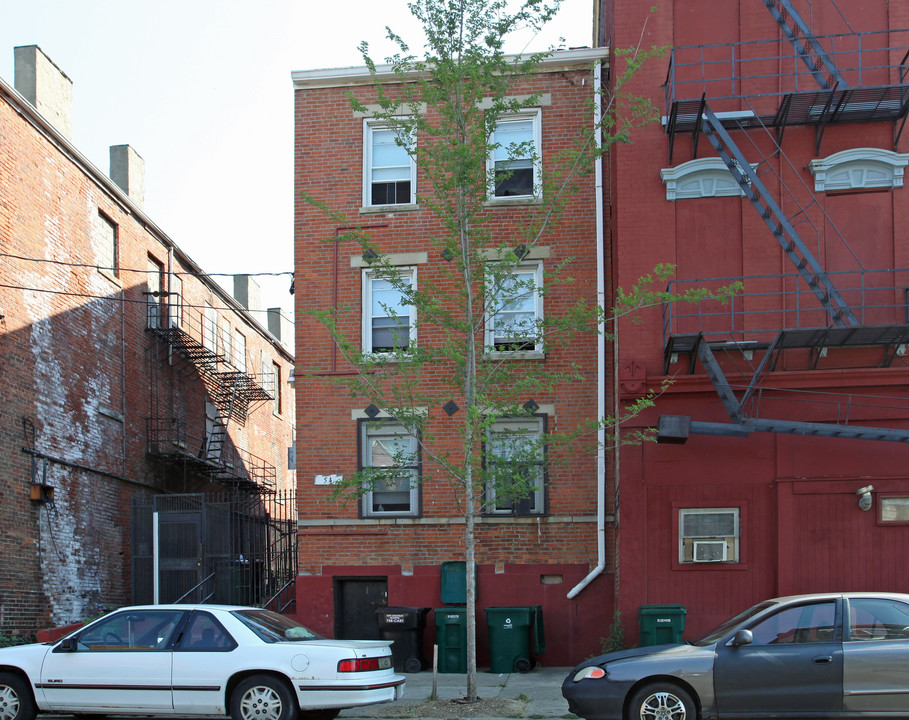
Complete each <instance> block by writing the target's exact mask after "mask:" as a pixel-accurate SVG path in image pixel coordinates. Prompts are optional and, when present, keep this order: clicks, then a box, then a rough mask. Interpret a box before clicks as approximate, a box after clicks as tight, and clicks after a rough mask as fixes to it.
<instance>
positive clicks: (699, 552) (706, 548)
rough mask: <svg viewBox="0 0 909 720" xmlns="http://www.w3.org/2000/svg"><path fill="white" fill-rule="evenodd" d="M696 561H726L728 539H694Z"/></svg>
mask: <svg viewBox="0 0 909 720" xmlns="http://www.w3.org/2000/svg"><path fill="white" fill-rule="evenodd" d="M694 561H695V562H725V561H726V541H725V540H695V541H694Z"/></svg>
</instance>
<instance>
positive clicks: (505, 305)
mask: <svg viewBox="0 0 909 720" xmlns="http://www.w3.org/2000/svg"><path fill="white" fill-rule="evenodd" d="M498 269H499V268H498V266H495V269H493V268H487V277H486V292H487V298H486V326H485V336H486V339H485V345H486V350H487V352H542V351H543V340H542V326H541V323H542V320H543V296H542V293H541V292H540V290H541V288H542V287H543V265H542V263H525V264H521V265H518V266H517V267H516V268H514V270H512V271H510V272H506V273H500V272H498Z"/></svg>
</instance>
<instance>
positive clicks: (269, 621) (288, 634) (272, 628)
mask: <svg viewBox="0 0 909 720" xmlns="http://www.w3.org/2000/svg"><path fill="white" fill-rule="evenodd" d="M232 614H233V615H234V617H236V618H237V619H238V620H240V622H242V623H243V624H244V625H246V627H248V628H249V629H250V630H252V631H253V632H254V633H255V634H256V635H258V636H259V637H260V638H262V640H264V641H265V642H267V643H275V642H293V641H296V640H321V639H322V636H321V635H319V634H318V633H315V632H313V631H312V630H310V629H309V628H308V627H304V626H303V625H301V624H300V623H298V622H297V621H296V620H291V619H290V618H289V617H285V616H284V615H279V614H278V613H276V612H272V611H271V610H235V611H233V613H232Z"/></svg>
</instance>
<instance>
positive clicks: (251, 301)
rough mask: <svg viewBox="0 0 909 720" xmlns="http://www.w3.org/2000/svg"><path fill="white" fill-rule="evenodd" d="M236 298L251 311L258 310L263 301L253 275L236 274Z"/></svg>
mask: <svg viewBox="0 0 909 720" xmlns="http://www.w3.org/2000/svg"><path fill="white" fill-rule="evenodd" d="M234 299H235V300H236V301H237V302H238V303H240V304H241V305H242V306H243V307H245V308H246V309H247V310H249V311H250V312H257V311H258V310H259V308H260V306H261V305H262V301H261V299H260V298H259V283H258V282H256V279H255V278H254V277H252V276H251V275H234Z"/></svg>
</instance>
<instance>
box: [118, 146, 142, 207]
mask: <svg viewBox="0 0 909 720" xmlns="http://www.w3.org/2000/svg"><path fill="white" fill-rule="evenodd" d="M110 179H111V180H113V181H114V182H115V183H117V185H118V186H119V187H120V189H121V190H122V191H123V192H125V193H126V194H127V195H128V196H129V199H130V200H132V201H133V202H134V203H136V205H138V206H139V207H140V208H141V207H144V205H145V160H143V159H142V156H141V155H139V153H137V152H136V151H135V150H133V149H132V148H131V147H130V146H129V145H111V146H110Z"/></svg>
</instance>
